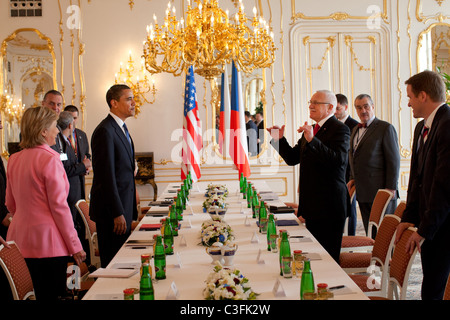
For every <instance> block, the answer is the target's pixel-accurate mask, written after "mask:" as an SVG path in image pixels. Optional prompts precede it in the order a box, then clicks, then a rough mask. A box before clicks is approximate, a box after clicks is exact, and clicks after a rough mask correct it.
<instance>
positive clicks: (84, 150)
mask: <svg viewBox="0 0 450 320" xmlns="http://www.w3.org/2000/svg"><path fill="white" fill-rule="evenodd" d="M75 135H76V138H77V158H78V162H82V161H83V160H84V157H87V158H88V159H91V153H90V151H89V142H88V139H87V135H86V133H85V132H84V131H83V130H80V129H75ZM79 177H80V183H81V199H86V191H85V175H84V174H82V175H80V176H79Z"/></svg>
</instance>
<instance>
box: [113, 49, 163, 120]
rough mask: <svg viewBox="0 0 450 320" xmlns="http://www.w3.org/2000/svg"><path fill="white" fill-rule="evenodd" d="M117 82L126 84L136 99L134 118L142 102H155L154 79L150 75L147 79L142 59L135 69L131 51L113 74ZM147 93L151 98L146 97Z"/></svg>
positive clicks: (139, 110)
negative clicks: (124, 62)
mask: <svg viewBox="0 0 450 320" xmlns="http://www.w3.org/2000/svg"><path fill="white" fill-rule="evenodd" d="M119 83H123V84H126V85H127V86H129V87H130V88H131V90H133V94H134V100H135V101H136V112H135V118H137V116H138V114H139V113H140V112H141V106H143V105H144V103H149V104H153V103H155V100H156V92H157V91H158V90H157V89H156V86H155V80H154V79H152V77H150V79H149V77H148V76H147V73H146V69H145V61H144V59H142V60H141V66H140V69H139V70H137V69H136V67H135V61H134V60H133V57H132V54H131V51H130V56H129V59H128V61H127V64H126V66H125V67H124V66H123V64H122V62H121V63H120V70H119V72H118V73H116V75H115V84H119ZM148 93H150V94H151V99H147V94H148Z"/></svg>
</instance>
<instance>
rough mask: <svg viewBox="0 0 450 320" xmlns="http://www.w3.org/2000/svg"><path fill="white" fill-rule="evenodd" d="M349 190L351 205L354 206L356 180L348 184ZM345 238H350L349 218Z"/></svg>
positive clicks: (345, 227) (346, 222)
mask: <svg viewBox="0 0 450 320" xmlns="http://www.w3.org/2000/svg"><path fill="white" fill-rule="evenodd" d="M347 189H348V193H349V195H350V204H351V205H353V202H354V201H355V198H356V186H355V182H354V180H350V181H349V182H348V183H347ZM344 236H348V217H347V218H346V219H345V226H344Z"/></svg>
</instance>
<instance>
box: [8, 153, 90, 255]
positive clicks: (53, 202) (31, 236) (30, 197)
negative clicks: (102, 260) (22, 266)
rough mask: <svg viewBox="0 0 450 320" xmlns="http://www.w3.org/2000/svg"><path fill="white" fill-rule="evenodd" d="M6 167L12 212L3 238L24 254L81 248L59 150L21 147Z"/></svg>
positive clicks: (55, 252)
mask: <svg viewBox="0 0 450 320" xmlns="http://www.w3.org/2000/svg"><path fill="white" fill-rule="evenodd" d="M7 168H8V170H7V187H6V206H7V207H8V210H9V212H11V213H12V214H13V220H12V222H11V225H10V226H9V230H8V234H7V240H8V241H12V240H13V241H15V242H16V243H17V245H18V246H19V248H20V251H21V252H22V255H23V256H24V257H25V258H51V257H61V256H69V255H72V254H74V253H77V252H79V251H81V250H82V246H81V243H80V240H79V238H78V235H77V232H76V230H75V228H74V224H73V220H72V214H71V212H70V209H69V206H68V204H67V194H68V192H69V182H68V180H67V176H66V172H65V171H64V167H63V164H62V162H61V160H60V156H59V154H58V153H57V152H56V151H54V150H52V149H51V148H50V147H49V146H48V145H42V146H38V147H35V148H31V149H25V150H22V151H20V152H18V153H15V154H13V155H12V156H11V158H10V159H9V161H8V167H7Z"/></svg>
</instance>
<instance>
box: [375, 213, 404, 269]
mask: <svg viewBox="0 0 450 320" xmlns="http://www.w3.org/2000/svg"><path fill="white" fill-rule="evenodd" d="M400 221H401V219H400V218H399V217H398V216H396V215H393V214H388V215H386V216H385V217H384V219H383V221H382V222H381V224H380V228H379V229H378V232H377V236H376V237H375V244H374V245H373V249H372V259H375V260H377V262H379V263H381V264H382V265H383V266H386V265H388V264H389V259H390V254H391V252H392V248H393V247H394V241H395V237H394V234H395V231H396V230H397V226H398V225H399V224H400Z"/></svg>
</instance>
